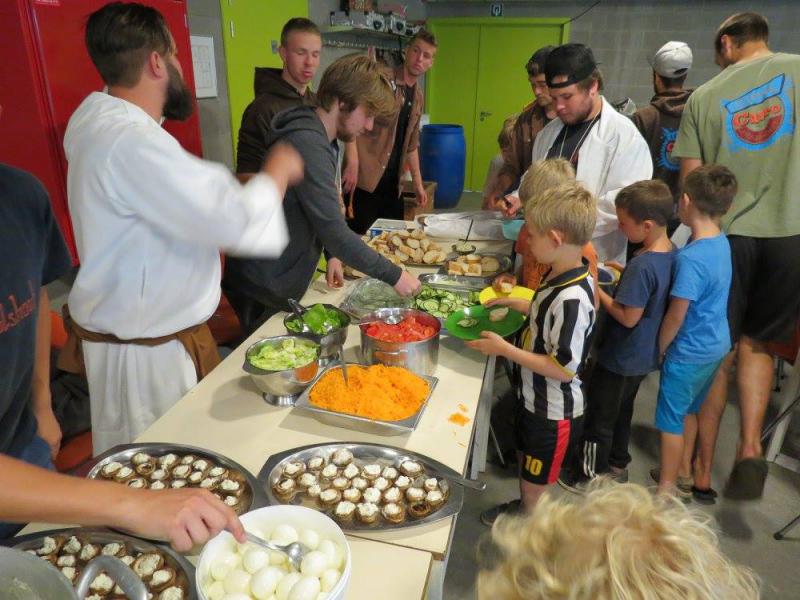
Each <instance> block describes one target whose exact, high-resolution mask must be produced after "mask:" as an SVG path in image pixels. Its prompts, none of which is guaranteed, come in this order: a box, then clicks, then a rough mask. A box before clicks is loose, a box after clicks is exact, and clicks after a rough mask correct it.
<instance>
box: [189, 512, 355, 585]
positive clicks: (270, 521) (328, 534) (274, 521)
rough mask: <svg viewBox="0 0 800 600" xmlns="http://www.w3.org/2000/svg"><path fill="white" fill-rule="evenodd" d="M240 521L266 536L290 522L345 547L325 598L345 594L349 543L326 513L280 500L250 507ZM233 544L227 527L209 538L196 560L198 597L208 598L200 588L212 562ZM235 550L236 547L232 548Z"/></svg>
mask: <svg viewBox="0 0 800 600" xmlns="http://www.w3.org/2000/svg"><path fill="white" fill-rule="evenodd" d="M241 521H242V524H243V525H244V528H245V529H246V530H248V531H252V532H253V533H255V534H256V535H260V536H267V537H269V534H270V533H272V531H273V530H274V529H275V528H276V527H277V526H278V525H291V526H292V527H294V528H295V529H297V530H298V531H299V530H302V529H313V530H314V531H316V532H317V533H318V534H319V536H320V539H323V540H326V539H327V540H331V541H333V542H336V544H338V545H339V546H340V547H341V548H342V549H343V550H344V567H343V569H342V575H341V577H340V578H339V581H338V582H337V583H336V585H335V586H334V587H333V589H331V591H330V592H329V593H328V596H327V600H343V599H344V597H345V596H346V594H347V587H348V585H349V584H350V572H351V570H352V559H351V556H350V546H349V545H348V543H347V538H346V537H345V536H344V533H343V532H342V530H341V528H340V527H339V526H338V525H337V524H336V523H335V522H334V521H333V519H331V518H330V517H328V516H327V515H325V514H323V513H321V512H319V511H317V510H313V509H311V508H306V507H305V506H292V505H288V504H281V505H278V506H267V507H266V508H259V509H257V510H253V511H250V512H249V513H247V514H245V515H242V516H241ZM235 545H236V542H235V540H234V539H233V536H232V535H231V534H230V533H228V532H227V531H223V532H222V533H220V534H219V535H217V536H216V537H215V538H213V539H212V540H211V541H209V542H208V543H207V544H206V545H205V547H204V548H203V551H202V552H201V553H200V558H199V560H198V562H197V573H196V587H197V595H198V596H199V597H200V600H208V596H206V594H205V592H204V591H203V590H204V588H206V587H207V586H208V585H209V584H210V582H211V581H213V580H212V578H211V565H212V563H213V562H214V560H215V559H217V558H218V557H219V555H220V553H222V552H226V551H230V550H231V549H232V548H234V546H235ZM234 551H235V550H234Z"/></svg>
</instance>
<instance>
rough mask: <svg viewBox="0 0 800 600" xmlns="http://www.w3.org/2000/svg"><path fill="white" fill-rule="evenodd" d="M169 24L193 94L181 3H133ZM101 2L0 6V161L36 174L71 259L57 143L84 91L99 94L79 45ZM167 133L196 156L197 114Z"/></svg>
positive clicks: (6, 2)
mask: <svg viewBox="0 0 800 600" xmlns="http://www.w3.org/2000/svg"><path fill="white" fill-rule="evenodd" d="M139 1H140V2H142V3H143V4H147V5H150V6H154V7H155V8H157V9H158V10H159V11H160V12H161V14H163V15H164V17H165V18H166V20H167V23H168V24H169V28H170V30H171V31H172V35H173V37H174V38H175V43H176V44H177V47H178V58H179V60H180V61H181V66H182V67H183V76H184V79H185V80H186V83H187V85H188V86H189V89H194V73H193V71H192V60H191V56H192V55H191V46H190V43H189V26H188V19H187V16H186V1H185V0H139ZM106 3H107V1H106V0H2V1H0V56H2V57H3V59H2V60H0V106H2V107H3V110H2V115H0V162H4V163H7V164H10V165H14V166H15V167H19V168H21V169H25V170H26V171H30V172H31V173H33V174H34V175H36V176H37V177H38V178H39V179H40V180H41V181H42V182H43V183H44V185H45V187H46V188H47V191H48V192H49V193H50V199H51V202H52V204H53V210H54V211H55V214H56V217H57V218H58V222H59V224H60V225H61V230H62V231H63V233H64V237H65V239H66V240H67V244H68V245H69V248H70V251H71V252H72V256H73V258H74V259H76V260H77V258H78V257H77V255H76V252H75V241H74V238H73V234H72V225H71V223H70V220H69V213H68V210H67V193H66V174H67V162H66V159H65V157H64V149H63V145H62V142H63V140H64V131H65V130H66V127H67V122H68V120H69V117H70V115H71V114H72V113H73V111H74V110H75V109H76V108H77V107H78V105H79V104H80V103H81V101H82V100H83V99H84V98H85V97H86V96H87V95H89V93H90V92H93V91H97V90H101V89H103V82H102V80H101V79H100V76H99V75H98V73H97V71H96V70H95V68H94V65H93V64H92V62H91V60H90V59H89V55H88V53H87V52H86V46H85V44H84V41H83V36H84V25H85V23H86V19H87V18H88V16H89V14H91V13H92V12H93V11H95V10H97V9H98V8H100V7H101V6H103V5H104V4H106ZM165 128H166V129H167V130H168V131H169V132H170V133H171V134H173V135H174V136H175V137H176V138H177V139H178V140H179V141H180V142H181V144H182V145H183V147H184V148H186V149H187V150H189V151H190V152H193V153H194V154H197V155H198V156H200V155H201V152H202V150H201V145H200V123H199V120H198V117H197V112H195V114H194V115H192V117H191V118H190V119H189V120H188V121H185V122H181V123H178V122H169V121H168V122H167V123H166V124H165Z"/></svg>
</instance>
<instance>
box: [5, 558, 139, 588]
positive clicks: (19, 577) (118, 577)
mask: <svg viewBox="0 0 800 600" xmlns="http://www.w3.org/2000/svg"><path fill="white" fill-rule="evenodd" d="M102 572H106V573H108V575H109V577H111V579H113V580H114V581H115V582H116V583H117V585H119V587H120V588H122V591H123V592H125V594H126V595H127V597H128V598H131V600H147V588H145V586H144V583H142V580H141V579H139V577H138V576H137V575H136V574H135V573H134V572H133V571H131V570H130V569H129V568H128V567H127V566H126V565H125V563H124V562H122V561H121V560H119V559H118V558H114V557H111V556H98V557H97V558H95V559H94V560H92V561H91V562H89V563H87V565H86V568H85V569H84V570H83V572H82V573H81V575H80V577H79V578H78V581H77V583H76V585H75V587H74V588H73V587H72V584H71V583H70V581H69V579H67V578H66V577H64V575H62V574H61V572H60V571H59V570H58V569H56V568H55V567H54V566H53V565H51V564H50V563H49V562H47V561H45V560H42V559H41V558H39V557H38V556H33V555H32V554H28V553H27V552H23V551H22V550H14V549H13V548H3V547H0V590H2V594H3V596H2V597H3V598H9V599H13V600H50V599H51V598H64V599H65V600H68V599H74V600H79V598H85V597H86V596H87V595H88V594H89V585H90V584H91V583H92V581H93V580H94V578H95V577H97V575H99V574H100V573H102Z"/></svg>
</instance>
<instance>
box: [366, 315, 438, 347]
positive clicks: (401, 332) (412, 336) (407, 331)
mask: <svg viewBox="0 0 800 600" xmlns="http://www.w3.org/2000/svg"><path fill="white" fill-rule="evenodd" d="M365 332H366V334H367V335H368V336H369V337H371V338H375V339H376V340H380V341H382V342H421V341H422V340H427V339H428V338H431V337H433V336H434V335H436V329H435V328H434V327H432V326H431V325H425V324H423V323H420V322H419V321H417V319H416V318H414V317H405V318H404V319H403V320H402V321H400V322H399V323H397V324H396V325H389V324H388V323H383V322H381V321H377V322H374V323H370V324H369V325H367V327H366V329H365Z"/></svg>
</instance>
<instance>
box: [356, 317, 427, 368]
mask: <svg viewBox="0 0 800 600" xmlns="http://www.w3.org/2000/svg"><path fill="white" fill-rule="evenodd" d="M390 316H397V317H399V318H400V319H404V318H405V317H414V318H416V319H417V321H419V322H420V323H423V324H425V325H430V326H431V327H433V328H434V330H435V331H436V333H435V334H434V335H433V336H432V337H429V338H428V339H427V340H422V341H419V342H384V341H381V340H376V339H375V338H373V337H370V336H369V335H367V331H366V330H367V325H366V324H365V325H361V326H360V327H359V328H360V329H361V361H362V362H363V363H364V364H365V365H374V364H376V363H381V364H384V365H388V366H391V367H405V368H406V369H408V370H409V371H411V372H413V373H417V374H419V375H428V376H433V374H434V372H435V371H436V366H437V364H438V362H439V334H440V332H441V328H442V323H441V322H440V321H439V319H437V318H436V317H434V316H431V315H429V314H428V313H426V312H423V311H421V310H416V309H414V308H379V309H378V310H375V311H373V312H371V313H368V314H367V315H365V316H364V317H362V319H361V320H362V321H365V322H366V321H376V320H385V319H386V318H388V317H390Z"/></svg>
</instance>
